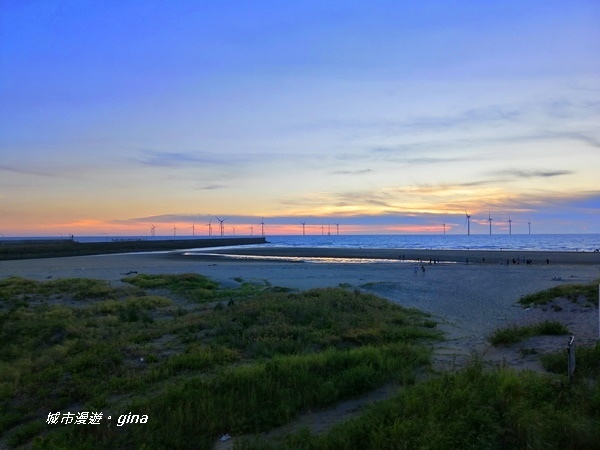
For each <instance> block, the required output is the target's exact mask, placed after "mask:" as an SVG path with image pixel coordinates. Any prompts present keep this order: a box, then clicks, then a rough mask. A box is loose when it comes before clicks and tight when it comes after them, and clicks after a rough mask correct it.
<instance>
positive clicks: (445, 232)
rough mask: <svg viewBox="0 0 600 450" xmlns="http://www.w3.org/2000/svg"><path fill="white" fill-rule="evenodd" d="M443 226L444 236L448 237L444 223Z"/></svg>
mask: <svg viewBox="0 0 600 450" xmlns="http://www.w3.org/2000/svg"><path fill="white" fill-rule="evenodd" d="M442 226H443V227H444V236H446V224H445V223H443V224H442Z"/></svg>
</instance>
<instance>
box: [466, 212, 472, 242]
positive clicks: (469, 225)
mask: <svg viewBox="0 0 600 450" xmlns="http://www.w3.org/2000/svg"><path fill="white" fill-rule="evenodd" d="M465 216H466V219H465V220H466V221H467V236H470V235H471V214H469V213H468V212H467V211H465Z"/></svg>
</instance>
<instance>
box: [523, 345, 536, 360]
mask: <svg viewBox="0 0 600 450" xmlns="http://www.w3.org/2000/svg"><path fill="white" fill-rule="evenodd" d="M519 354H520V355H521V356H522V357H523V358H524V357H525V356H530V355H537V354H538V351H537V350H536V349H535V348H525V347H523V348H520V349H519Z"/></svg>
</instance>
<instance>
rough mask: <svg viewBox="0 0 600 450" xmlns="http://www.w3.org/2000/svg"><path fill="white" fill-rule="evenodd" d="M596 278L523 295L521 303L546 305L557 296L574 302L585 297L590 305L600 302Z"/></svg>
mask: <svg viewBox="0 0 600 450" xmlns="http://www.w3.org/2000/svg"><path fill="white" fill-rule="evenodd" d="M599 281H600V280H596V281H594V282H593V283H590V284H563V285H560V286H555V287H553V288H550V289H546V290H545V291H540V292H536V293H535V294H530V295H526V296H524V297H522V298H521V299H520V300H519V303H520V304H521V305H525V306H530V305H545V304H548V303H550V302H551V301H552V300H554V299H557V298H566V299H568V300H571V301H572V302H576V301H578V300H579V299H584V300H585V301H586V302H587V303H588V304H590V306H594V305H597V304H598V283H599Z"/></svg>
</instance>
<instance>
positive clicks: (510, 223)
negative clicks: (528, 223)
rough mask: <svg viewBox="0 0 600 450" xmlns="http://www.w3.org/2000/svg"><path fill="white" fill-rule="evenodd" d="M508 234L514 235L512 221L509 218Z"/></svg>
mask: <svg viewBox="0 0 600 450" xmlns="http://www.w3.org/2000/svg"><path fill="white" fill-rule="evenodd" d="M508 234H512V219H511V218H510V215H509V216H508Z"/></svg>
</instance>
